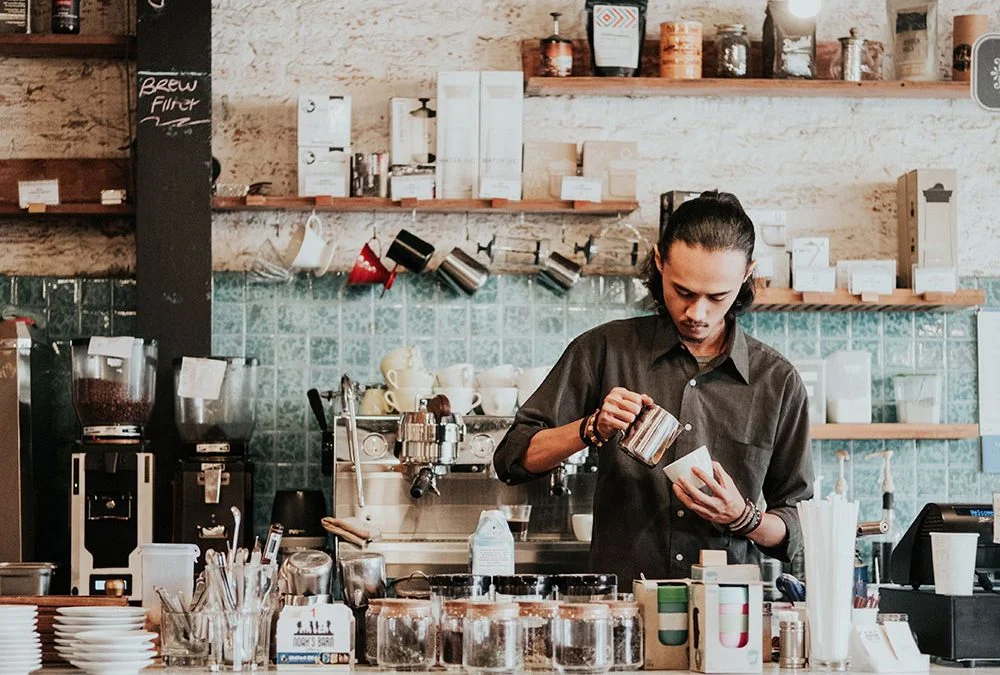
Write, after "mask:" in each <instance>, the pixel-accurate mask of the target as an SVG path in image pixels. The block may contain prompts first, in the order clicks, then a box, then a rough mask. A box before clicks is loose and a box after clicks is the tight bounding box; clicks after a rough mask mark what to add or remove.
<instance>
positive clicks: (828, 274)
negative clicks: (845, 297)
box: [792, 267, 837, 293]
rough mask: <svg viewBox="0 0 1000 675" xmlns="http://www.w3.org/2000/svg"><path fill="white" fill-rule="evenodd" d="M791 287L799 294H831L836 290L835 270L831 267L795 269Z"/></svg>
mask: <svg viewBox="0 0 1000 675" xmlns="http://www.w3.org/2000/svg"><path fill="white" fill-rule="evenodd" d="M792 287H793V288H794V289H795V290H796V291H798V292H799V293H833V291H834V290H835V289H836V288H837V270H836V269H835V268H833V267H796V268H795V270H794V273H793V274H792Z"/></svg>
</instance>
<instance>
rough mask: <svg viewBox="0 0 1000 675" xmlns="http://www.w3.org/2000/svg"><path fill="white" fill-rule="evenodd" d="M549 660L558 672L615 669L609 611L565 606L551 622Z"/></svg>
mask: <svg viewBox="0 0 1000 675" xmlns="http://www.w3.org/2000/svg"><path fill="white" fill-rule="evenodd" d="M552 656H553V658H552V660H553V664H554V665H555V667H556V670H558V671H559V672H560V673H574V674H575V673H588V674H589V673H604V672H607V671H609V670H611V668H612V666H614V631H613V625H612V622H611V608H610V607H608V606H607V605H602V604H597V603H568V604H563V605H561V606H560V607H559V615H558V616H557V617H556V618H555V619H553V620H552Z"/></svg>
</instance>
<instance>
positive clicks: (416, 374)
mask: <svg viewBox="0 0 1000 675" xmlns="http://www.w3.org/2000/svg"><path fill="white" fill-rule="evenodd" d="M385 381H386V382H387V383H388V385H389V386H390V387H392V388H393V389H424V390H429V389H430V388H431V387H432V386H434V376H433V375H431V374H430V373H428V372H427V371H426V370H424V369H423V368H400V369H398V370H397V369H395V368H393V369H392V370H390V371H389V372H388V373H386V374H385Z"/></svg>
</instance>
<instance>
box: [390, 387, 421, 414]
mask: <svg viewBox="0 0 1000 675" xmlns="http://www.w3.org/2000/svg"><path fill="white" fill-rule="evenodd" d="M430 397H431V393H430V391H429V390H427V389H419V388H416V389H389V390H388V391H386V392H385V394H383V398H385V402H386V403H388V404H389V407H390V408H392V409H393V410H395V411H396V412H401V413H404V412H416V411H418V410H420V399H422V398H430Z"/></svg>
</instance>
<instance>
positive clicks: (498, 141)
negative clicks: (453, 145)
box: [479, 70, 524, 200]
mask: <svg viewBox="0 0 1000 675" xmlns="http://www.w3.org/2000/svg"><path fill="white" fill-rule="evenodd" d="M523 120H524V73H522V72H520V71H492V70H487V71H483V72H481V73H479V198H480V199H515V200H516V199H520V198H521V158H522V149H521V146H522V137H523V128H522V127H523Z"/></svg>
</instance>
